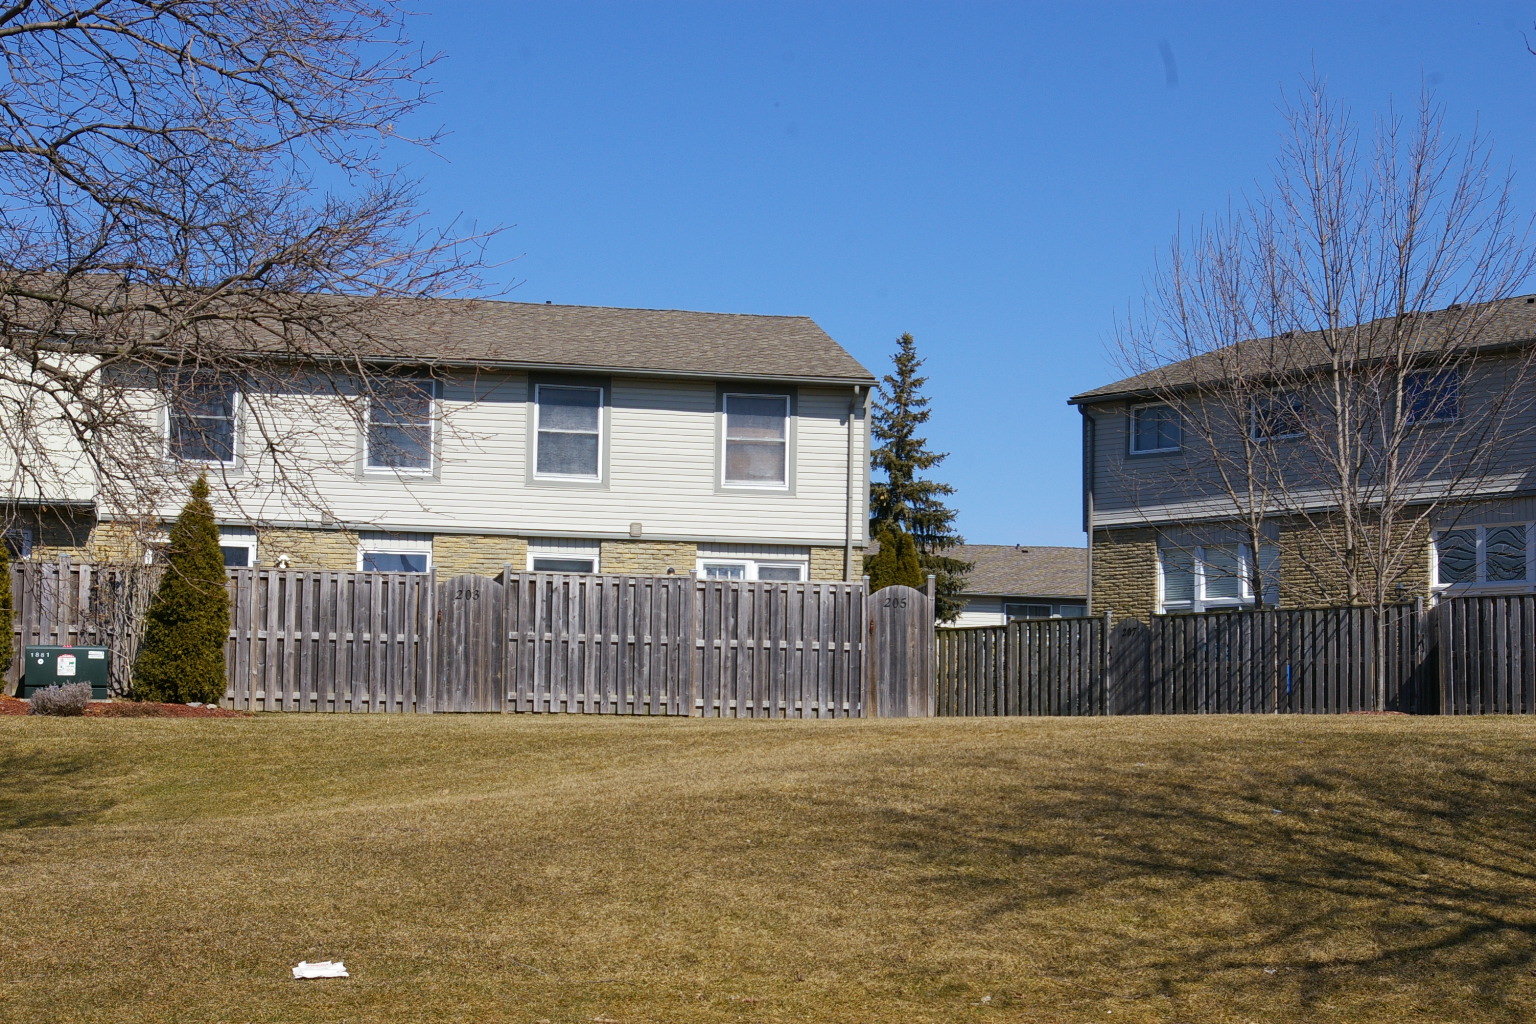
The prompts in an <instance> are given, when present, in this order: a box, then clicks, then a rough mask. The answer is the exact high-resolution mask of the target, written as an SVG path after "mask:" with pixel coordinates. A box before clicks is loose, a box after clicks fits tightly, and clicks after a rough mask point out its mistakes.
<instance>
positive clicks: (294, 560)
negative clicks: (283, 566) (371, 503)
mask: <svg viewBox="0 0 1536 1024" xmlns="http://www.w3.org/2000/svg"><path fill="white" fill-rule="evenodd" d="M283 555H287V556H288V568H290V569H331V570H335V571H338V572H356V571H357V534H355V533H352V532H351V531H350V530H278V529H273V530H260V531H258V532H257V534H256V560H257V562H258V564H260V565H263V566H266V567H268V568H271V567H273V566H276V565H277V560H278V559H279V558H280V557H282V556H283Z"/></svg>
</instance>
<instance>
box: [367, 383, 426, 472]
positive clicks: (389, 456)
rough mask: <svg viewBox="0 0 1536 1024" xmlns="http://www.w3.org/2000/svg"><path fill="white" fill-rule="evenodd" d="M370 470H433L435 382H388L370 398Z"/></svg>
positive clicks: (382, 384)
mask: <svg viewBox="0 0 1536 1024" xmlns="http://www.w3.org/2000/svg"><path fill="white" fill-rule="evenodd" d="M368 468H369V469H391V470H416V471H424V470H430V469H431V468H432V382H431V381H426V380H403V381H387V382H383V383H381V384H380V385H379V386H378V387H376V388H375V389H374V393H373V394H371V395H370V396H369V398H368Z"/></svg>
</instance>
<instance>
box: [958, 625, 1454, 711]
mask: <svg viewBox="0 0 1536 1024" xmlns="http://www.w3.org/2000/svg"><path fill="white" fill-rule="evenodd" d="M1428 647H1429V636H1428V633H1427V630H1426V628H1425V623H1424V617H1423V615H1422V614H1421V613H1419V612H1418V611H1416V610H1415V609H1414V608H1413V607H1411V606H1394V607H1391V608H1388V609H1386V610H1385V611H1384V612H1383V613H1382V615H1381V616H1380V617H1378V615H1377V613H1376V612H1375V611H1374V610H1373V609H1369V608H1334V609H1319V610H1311V609H1301V610H1284V611H1275V610H1267V611H1254V612H1224V613H1206V614H1203V615H1169V616H1158V617H1156V618H1155V619H1153V621H1152V622H1151V623H1149V624H1143V623H1140V622H1136V621H1134V620H1128V621H1124V622H1118V623H1115V622H1111V621H1109V620H1108V619H1107V618H1095V619H1052V620H1035V621H1023V622H1013V623H1009V624H1008V625H1006V626H989V627H980V628H968V629H945V630H940V631H939V636H938V650H939V713H940V714H945V715H1133V714H1163V715H1172V714H1263V713H1270V712H1280V713H1299V714H1336V713H1341V712H1349V711H1368V710H1373V709H1375V708H1377V706H1378V698H1380V700H1381V701H1382V702H1383V703H1382V705H1381V706H1383V707H1384V708H1385V709H1386V710H1392V711H1407V712H1429V711H1434V710H1436V709H1437V703H1438V697H1437V694H1438V691H1437V688H1436V684H1435V675H1436V673H1435V671H1434V666H1433V665H1432V664H1431V663H1430V659H1428V657H1427V655H1426V651H1427V649H1428Z"/></svg>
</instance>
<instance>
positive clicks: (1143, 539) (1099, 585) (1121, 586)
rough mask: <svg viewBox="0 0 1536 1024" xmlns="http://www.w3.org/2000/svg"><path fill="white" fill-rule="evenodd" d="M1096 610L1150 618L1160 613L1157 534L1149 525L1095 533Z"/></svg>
mask: <svg viewBox="0 0 1536 1024" xmlns="http://www.w3.org/2000/svg"><path fill="white" fill-rule="evenodd" d="M1093 611H1094V614H1096V615H1101V614H1103V613H1104V612H1106V611H1113V612H1114V613H1115V618H1117V619H1139V620H1140V621H1142V622H1147V621H1150V619H1151V618H1152V616H1153V615H1155V614H1156V613H1157V534H1156V533H1155V532H1154V531H1153V530H1150V529H1140V528H1138V529H1129V530H1099V531H1097V532H1096V533H1095V534H1094V535H1093Z"/></svg>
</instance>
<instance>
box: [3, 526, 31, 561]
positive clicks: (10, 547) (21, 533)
mask: <svg viewBox="0 0 1536 1024" xmlns="http://www.w3.org/2000/svg"><path fill="white" fill-rule="evenodd" d="M5 550H6V552H7V553H8V554H9V555H10V556H11V557H12V558H15V559H27V558H31V557H32V531H31V530H28V529H25V528H23V527H15V528H12V529H9V530H6V531H5Z"/></svg>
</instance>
